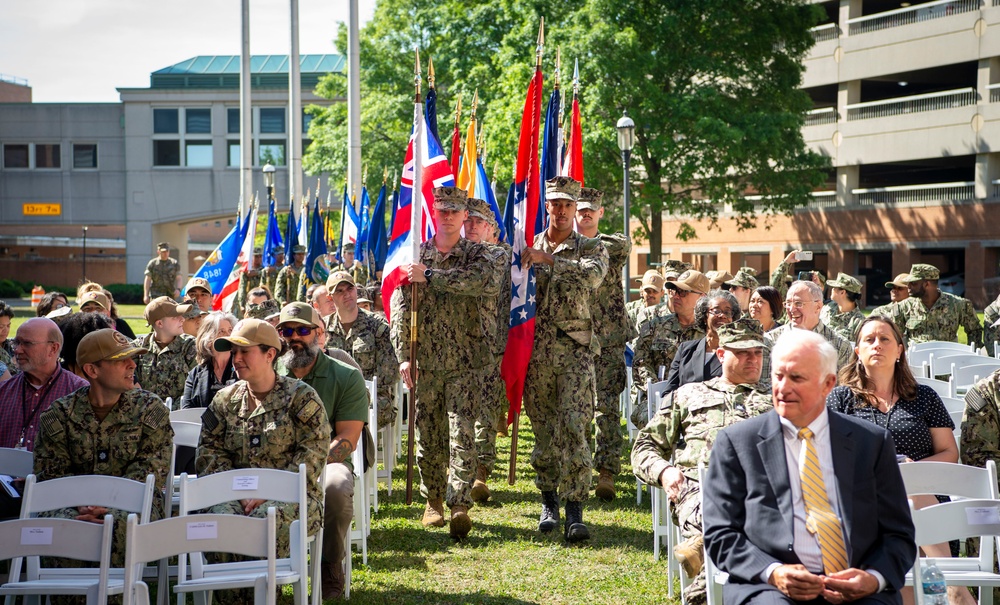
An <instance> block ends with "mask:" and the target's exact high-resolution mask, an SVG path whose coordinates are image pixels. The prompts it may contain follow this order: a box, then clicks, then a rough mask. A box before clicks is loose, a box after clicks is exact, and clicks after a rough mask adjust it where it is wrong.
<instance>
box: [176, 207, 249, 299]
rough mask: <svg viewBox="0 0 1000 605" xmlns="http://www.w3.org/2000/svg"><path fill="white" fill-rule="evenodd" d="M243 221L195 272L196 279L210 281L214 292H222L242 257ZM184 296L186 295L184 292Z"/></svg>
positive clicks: (238, 223) (240, 221)
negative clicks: (238, 259) (237, 261)
mask: <svg viewBox="0 0 1000 605" xmlns="http://www.w3.org/2000/svg"><path fill="white" fill-rule="evenodd" d="M242 222H243V221H242V220H237V221H236V224H235V225H233V228H232V229H230V230H229V233H228V234H227V235H226V237H224V238H223V239H222V242H221V243H220V244H219V246H218V247H217V248H216V249H215V250H214V251H212V253H211V254H209V255H208V258H206V259H205V262H204V263H202V265H201V267H200V268H199V269H198V270H197V271H195V274H194V277H201V278H204V279H206V280H208V285H210V286H211V287H212V292H221V291H222V287H223V286H225V285H226V278H227V277H229V273H230V272H231V271H232V270H233V265H235V264H236V257H238V256H239V255H240V245H241V244H242V243H243V236H244V235H245V234H244V233H243V230H242V229H241V227H242V225H241V224H240V223H242ZM181 295H182V296H183V295H184V293H183V292H182V293H181Z"/></svg>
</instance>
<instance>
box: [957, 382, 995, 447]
mask: <svg viewBox="0 0 1000 605" xmlns="http://www.w3.org/2000/svg"><path fill="white" fill-rule="evenodd" d="M960 446H961V447H959V451H960V452H961V454H962V459H961V462H962V464H967V465H969V466H978V467H985V466H986V461H987V460H1000V370H997V371H995V372H993V373H992V374H990V375H989V376H987V377H986V378H983V379H981V380H980V381H979V382H977V383H976V384H975V386H974V387H972V388H971V389H969V391H968V392H967V393H966V394H965V415H964V416H963V417H962V438H961V443H960Z"/></svg>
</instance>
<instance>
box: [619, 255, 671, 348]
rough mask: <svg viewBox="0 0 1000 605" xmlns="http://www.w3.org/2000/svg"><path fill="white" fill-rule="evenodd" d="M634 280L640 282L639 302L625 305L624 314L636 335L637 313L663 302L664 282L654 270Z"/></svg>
mask: <svg viewBox="0 0 1000 605" xmlns="http://www.w3.org/2000/svg"><path fill="white" fill-rule="evenodd" d="M634 279H636V280H642V286H641V287H640V288H639V300H633V301H631V302H629V303H626V304H625V314H626V315H628V321H629V323H630V324H632V328H633V329H635V332H636V334H638V333H639V312H640V311H642V310H643V309H645V308H648V307H655V306H656V305H658V304H660V302H661V301H662V300H663V292H664V290H663V284H664V282H665V281H666V280H664V279H663V276H662V275H660V272H659V271H657V270H656V269H650V270H649V271H646V272H645V273H644V274H643V275H642V277H636V278H634Z"/></svg>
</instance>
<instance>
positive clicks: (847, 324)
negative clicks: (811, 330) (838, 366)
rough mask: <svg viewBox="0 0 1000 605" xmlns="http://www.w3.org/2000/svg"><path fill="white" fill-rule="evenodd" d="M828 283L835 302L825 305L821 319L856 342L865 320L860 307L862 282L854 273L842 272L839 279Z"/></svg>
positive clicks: (838, 332)
mask: <svg viewBox="0 0 1000 605" xmlns="http://www.w3.org/2000/svg"><path fill="white" fill-rule="evenodd" d="M826 285H828V286H830V298H831V299H832V300H833V304H830V305H826V306H824V307H823V310H822V311H820V314H819V319H820V321H822V322H823V323H825V324H826V325H827V327H829V328H830V329H831V330H833V331H834V332H836V333H837V334H839V335H840V337H841V338H843V339H844V340H846V341H848V342H854V341H855V340H856V339H857V336H858V329H859V328H860V327H861V322H863V321H864V320H865V314H864V313H862V312H861V308H860V303H861V282H860V281H858V280H857V279H856V278H855V277H854V276H852V275H848V274H846V273H840V274H838V275H837V279H834V280H830V281H828V282H827V283H826Z"/></svg>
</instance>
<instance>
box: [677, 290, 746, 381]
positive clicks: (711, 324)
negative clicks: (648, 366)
mask: <svg viewBox="0 0 1000 605" xmlns="http://www.w3.org/2000/svg"><path fill="white" fill-rule="evenodd" d="M741 315H742V312H741V311H740V304H739V302H737V300H736V297H735V296H733V295H732V294H731V293H729V292H727V291H726V290H712V291H711V292H709V293H708V296H705V297H704V298H702V299H701V300H699V301H698V303H697V304H696V305H695V307H694V320H695V323H696V324H697V326H698V328H699V329H700V330H703V331H704V332H705V336H703V337H701V338H699V339H698V340H688V341H686V342H682V343H681V344H680V346H679V347H677V354H676V355H674V359H673V361H672V362H671V363H670V371H669V372H668V373H667V388H666V389H664V392H666V393H670V392H672V391H676V390H677V387H679V386H681V385H684V384H688V383H691V382H704V381H706V380H708V379H709V378H715V377H717V376H722V364H721V363H720V361H721V360H720V359H719V358H718V356H717V355H716V354H715V352H716V351H717V350H718V348H719V328H721V327H722V326H724V325H726V324H728V323H730V322H733V321H735V320H737V319H739V318H740V316H741Z"/></svg>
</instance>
